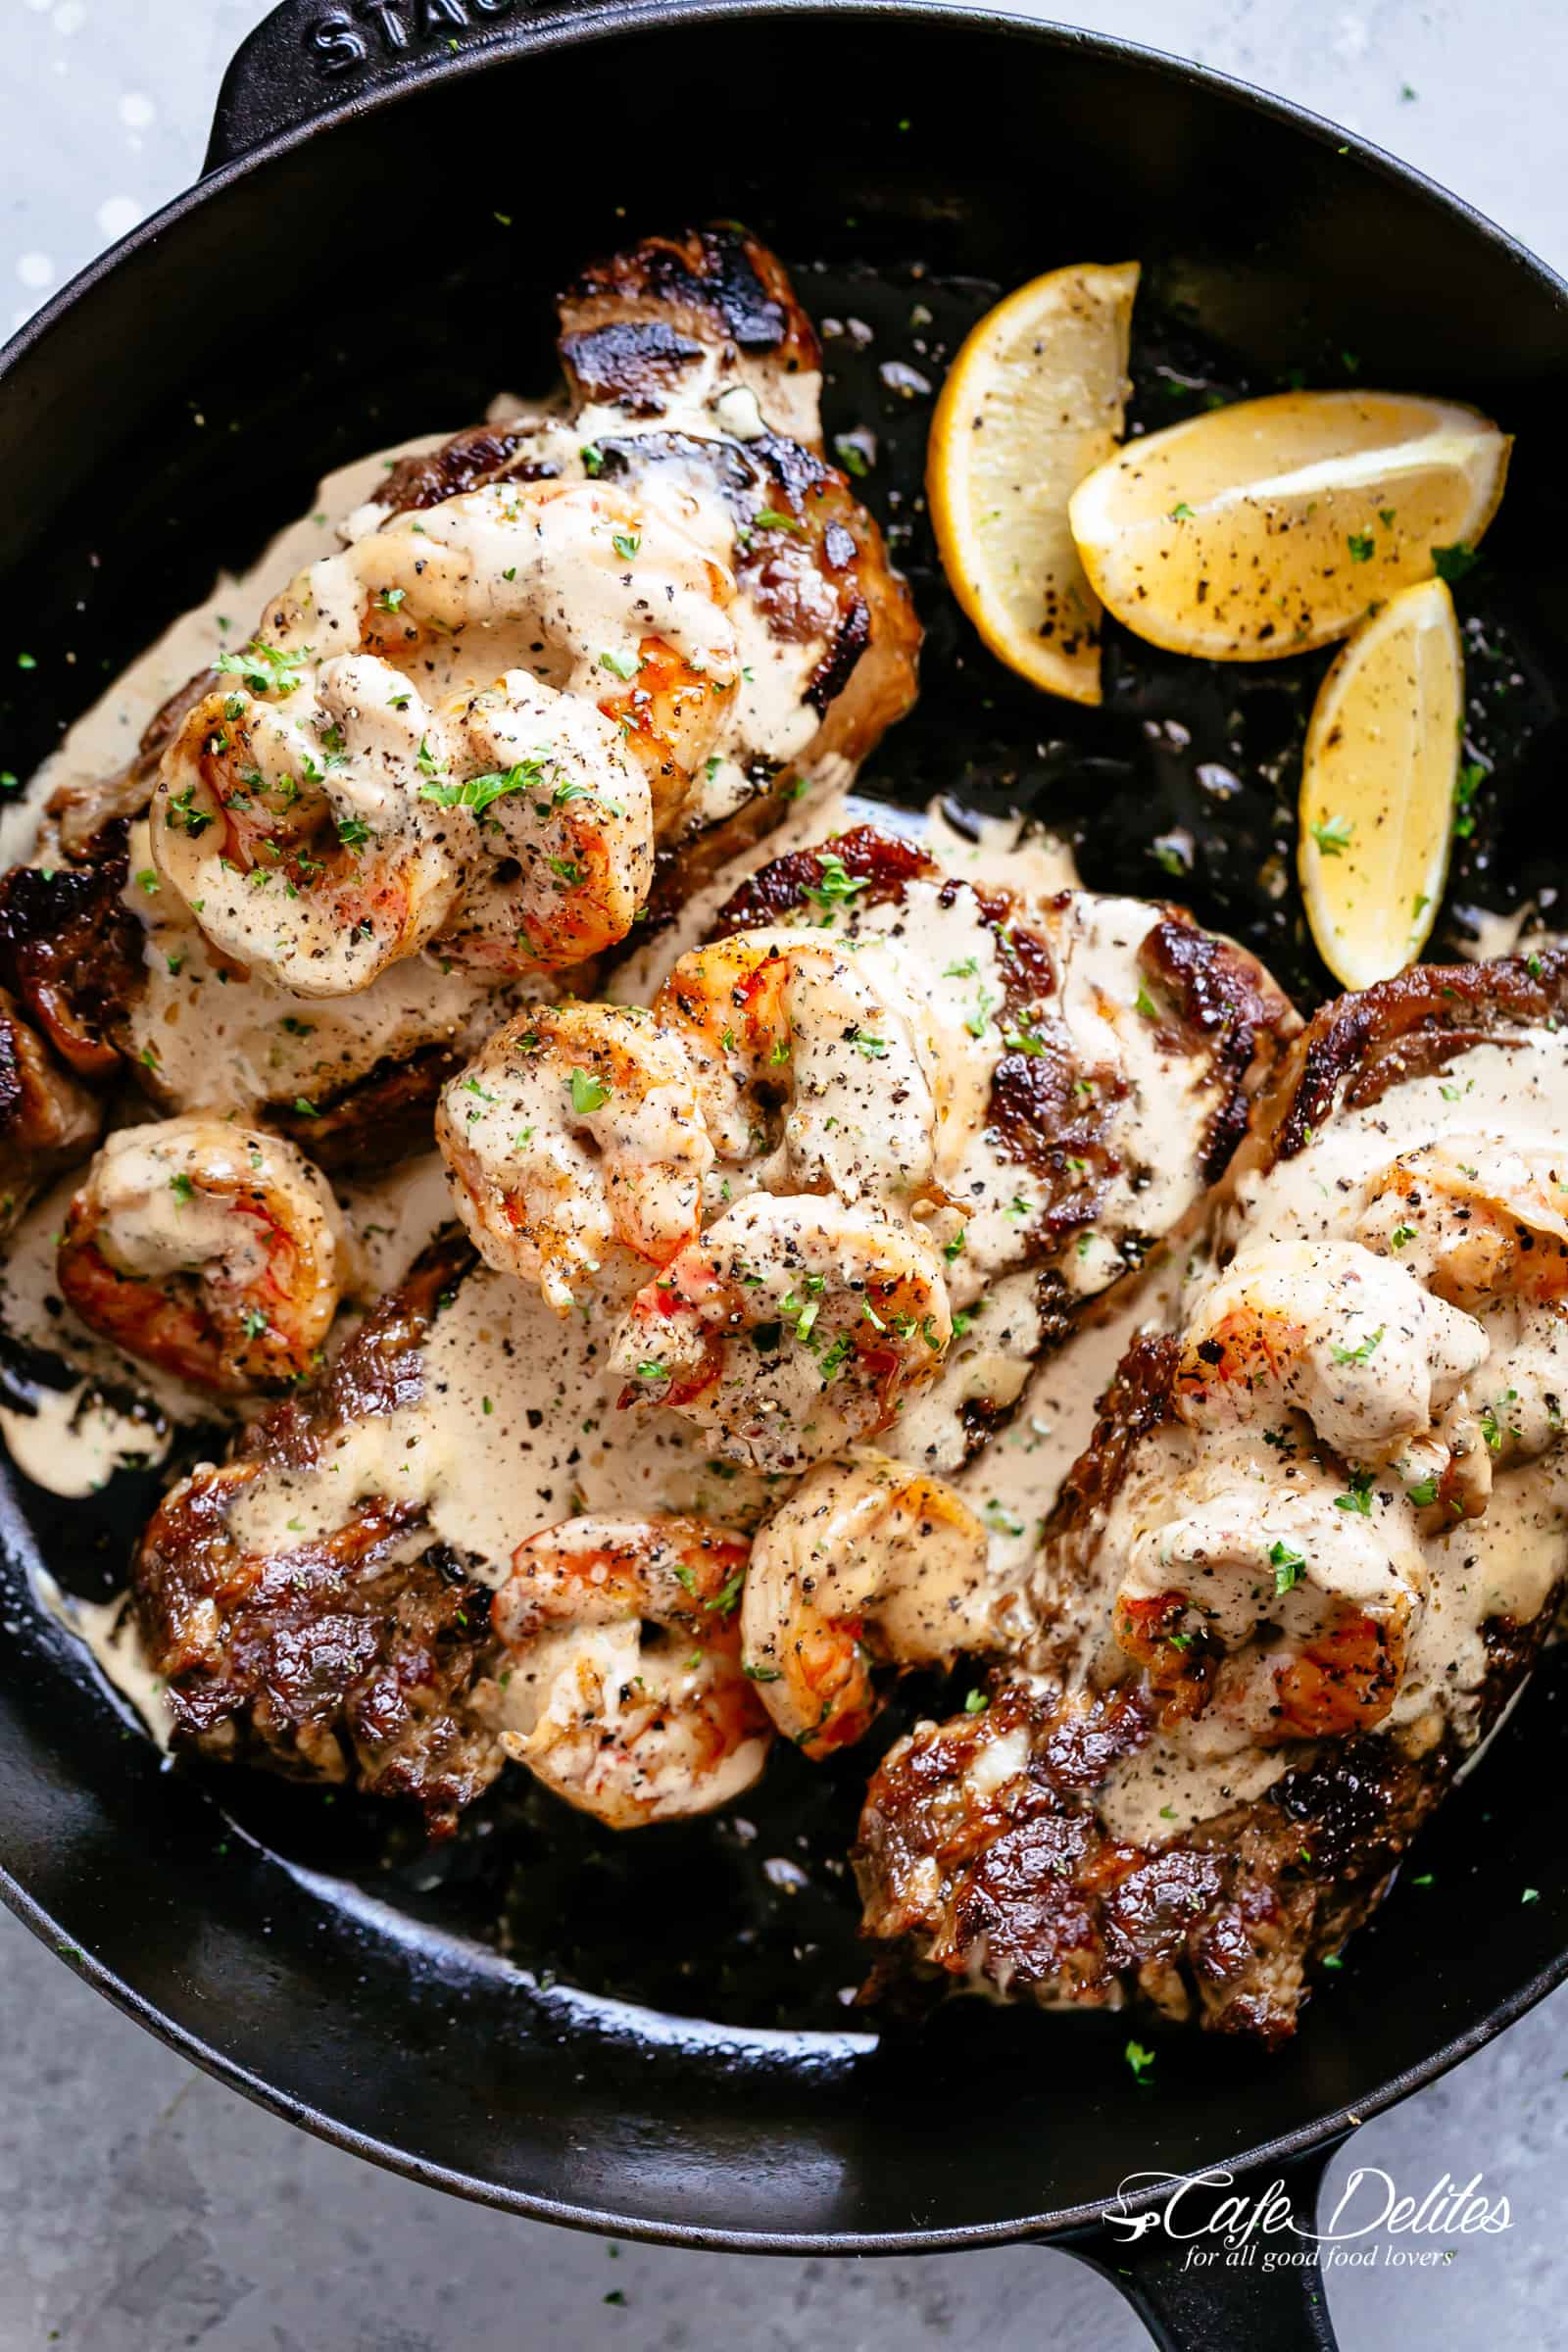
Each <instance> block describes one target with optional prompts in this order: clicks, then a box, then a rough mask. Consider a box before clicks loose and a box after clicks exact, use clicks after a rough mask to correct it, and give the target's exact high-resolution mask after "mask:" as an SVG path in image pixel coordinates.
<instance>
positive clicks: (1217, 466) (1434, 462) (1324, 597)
mask: <svg viewBox="0 0 1568 2352" xmlns="http://www.w3.org/2000/svg"><path fill="white" fill-rule="evenodd" d="M1509 446H1510V444H1509V440H1508V436H1507V435H1506V434H1505V433H1503V432H1500V431H1499V430H1498V428H1497V427H1496V425H1495V424H1494V423H1493V422H1492V421H1491V419H1490V418H1489V417H1483V416H1482V415H1481V413H1480V411H1479V410H1476V409H1468V408H1463V407H1461V406H1459V405H1458V404H1457V403H1456V402H1454V401H1444V400H1424V399H1418V398H1416V397H1415V396H1414V395H1413V394H1404V393H1393V392H1281V393H1277V394H1275V395H1273V396H1272V397H1270V398H1269V399H1266V400H1244V401H1238V402H1237V403H1236V404H1235V405H1234V406H1233V407H1231V408H1225V409H1211V410H1209V411H1207V412H1206V413H1205V414H1204V415H1203V416H1201V417H1190V418H1188V420H1187V421H1186V422H1185V423H1183V424H1173V425H1170V426H1168V427H1167V428H1166V429H1165V430H1164V431H1162V432H1158V433H1150V434H1148V435H1147V436H1146V437H1145V438H1144V439H1142V440H1139V441H1132V442H1129V443H1128V445H1127V447H1126V448H1125V449H1123V450H1122V451H1121V452H1120V453H1119V455H1117V456H1116V457H1114V458H1112V459H1111V460H1110V461H1109V462H1108V464H1106V465H1103V466H1100V467H1099V468H1098V469H1097V470H1096V471H1095V472H1094V473H1092V474H1091V475H1090V476H1089V478H1088V480H1087V481H1084V482H1081V483H1080V484H1079V486H1078V488H1077V490H1076V491H1074V493H1073V496H1072V502H1071V510H1070V511H1071V519H1072V530H1073V536H1074V538H1075V539H1076V540H1077V543H1078V552H1079V554H1080V556H1081V557H1082V558H1083V564H1084V568H1085V570H1086V571H1087V572H1088V574H1089V578H1090V580H1091V582H1092V583H1093V585H1094V588H1095V590H1096V592H1097V594H1098V595H1099V596H1100V597H1101V599H1102V600H1103V603H1104V604H1105V606H1106V607H1107V608H1108V610H1109V611H1110V612H1112V613H1114V614H1115V615H1116V618H1117V619H1118V620H1119V621H1122V622H1123V623H1124V624H1125V625H1126V626H1127V627H1128V628H1129V629H1133V630H1135V631H1136V632H1137V634H1138V635H1139V636H1140V637H1146V638H1148V639H1149V640H1150V641H1151V642H1152V644H1154V645H1161V646H1165V647H1167V648H1168V649H1169V650H1170V651H1171V652H1173V653H1178V654H1197V655H1201V656H1202V657H1204V658H1206V659H1207V660H1209V661H1215V662H1271V661H1277V660H1279V659H1280V658H1281V657H1282V656H1284V655H1287V654H1299V653H1302V652H1304V651H1306V650H1307V649H1308V648H1309V647H1311V646H1314V645H1326V644H1328V643H1329V642H1330V640H1331V639H1333V638H1335V637H1343V636H1344V635H1345V634H1346V632H1347V631H1348V630H1349V629H1351V628H1353V627H1354V626H1355V624H1356V622H1357V621H1358V620H1360V619H1361V617H1362V616H1363V614H1365V613H1366V612H1367V611H1368V610H1369V608H1371V607H1372V606H1374V605H1376V604H1378V603H1380V602H1382V601H1383V600H1385V599H1387V598H1389V597H1392V596H1393V595H1394V594H1395V592H1396V590H1397V589H1400V588H1407V587H1409V586H1411V585H1412V584H1413V583H1414V582H1415V581H1417V580H1424V579H1430V578H1431V577H1432V576H1433V574H1434V572H1436V571H1439V570H1440V568H1441V564H1442V561H1443V556H1442V552H1441V551H1449V550H1461V551H1465V552H1466V553H1467V552H1468V551H1469V550H1470V549H1472V548H1473V547H1474V546H1475V545H1476V543H1477V541H1478V540H1479V539H1480V537H1481V534H1482V532H1483V531H1484V530H1485V529H1486V527H1487V525H1488V523H1489V522H1490V521H1491V520H1492V517H1493V515H1494V514H1495V511H1496V506H1497V501H1498V499H1499V498H1500V497H1501V496H1502V485H1503V479H1504V476H1505V475H1506V473H1507V469H1508V450H1509ZM1435 551H1439V552H1435ZM1463 560H1464V558H1463V555H1462V554H1461V555H1458V556H1457V557H1456V558H1455V561H1456V562H1460V563H1462V562H1463Z"/></svg>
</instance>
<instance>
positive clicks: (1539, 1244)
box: [1358, 1135, 1568, 1309]
mask: <svg viewBox="0 0 1568 2352" xmlns="http://www.w3.org/2000/svg"><path fill="white" fill-rule="evenodd" d="M1358 1230H1359V1233H1360V1238H1361V1240H1362V1241H1363V1242H1364V1243H1365V1244H1366V1245H1367V1247H1368V1249H1371V1250H1388V1251H1391V1252H1393V1253H1395V1254H1396V1255H1397V1258H1398V1262H1399V1263H1400V1265H1402V1266H1406V1267H1408V1268H1409V1270H1410V1272H1411V1273H1413V1274H1415V1275H1416V1276H1417V1277H1418V1278H1419V1279H1420V1280H1421V1281H1423V1282H1427V1283H1430V1285H1431V1287H1432V1288H1433V1290H1435V1291H1436V1292H1437V1294H1438V1296H1439V1298H1441V1299H1447V1300H1449V1302H1450V1303H1451V1304H1452V1305H1454V1306H1459V1307H1468V1308H1472V1309H1474V1308H1478V1307H1480V1306H1482V1305H1483V1304H1485V1303H1486V1302H1487V1301H1489V1300H1491V1299H1519V1300H1521V1301H1524V1302H1526V1303H1528V1304H1531V1305H1555V1304H1558V1303H1560V1302H1563V1301H1564V1300H1568V1147H1565V1148H1564V1149H1563V1150H1562V1151H1560V1152H1559V1151H1556V1150H1553V1149H1545V1148H1540V1147H1538V1148H1536V1149H1533V1150H1522V1149H1520V1148H1518V1147H1517V1146H1514V1145H1511V1144H1507V1143H1504V1142H1502V1141H1501V1140H1500V1139H1499V1138H1497V1137H1495V1136H1487V1135H1468V1136H1450V1137H1446V1138H1445V1140H1444V1141H1443V1142H1441V1143H1435V1144H1428V1145H1427V1146H1426V1147H1425V1148H1424V1149H1423V1150H1422V1151H1419V1152H1405V1153H1404V1154H1402V1155H1401V1157H1399V1158H1398V1159H1397V1160H1395V1161H1394V1163H1393V1165H1392V1166H1391V1167H1389V1168H1386V1169H1385V1170H1384V1171H1383V1173H1382V1175H1381V1176H1380V1177H1378V1178H1377V1179H1376V1181H1375V1183H1374V1185H1373V1188H1372V1191H1371V1194H1370V1197H1369V1199H1368V1202H1367V1206H1366V1210H1365V1213H1364V1214H1363V1216H1362V1218H1361V1222H1360V1226H1359V1228H1358Z"/></svg>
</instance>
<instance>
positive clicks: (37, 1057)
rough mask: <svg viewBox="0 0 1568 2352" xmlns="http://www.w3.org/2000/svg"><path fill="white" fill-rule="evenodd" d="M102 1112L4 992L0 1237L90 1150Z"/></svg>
mask: <svg viewBox="0 0 1568 2352" xmlns="http://www.w3.org/2000/svg"><path fill="white" fill-rule="evenodd" d="M102 1124H103V1112H102V1108H101V1105H100V1103H99V1101H98V1098H97V1097H96V1096H94V1095H91V1094H89V1093H88V1092H87V1090H86V1088H85V1087H84V1086H82V1085H81V1084H80V1083H79V1082H78V1081H77V1080H76V1079H75V1078H73V1076H72V1075H71V1073H70V1071H69V1070H66V1069H63V1068H62V1067H61V1065H60V1064H59V1063H58V1062H57V1061H56V1060H55V1059H54V1057H53V1055H52V1054H50V1052H49V1049H48V1048H47V1046H46V1045H45V1044H44V1042H43V1040H42V1038H41V1037H40V1036H39V1035H38V1033H37V1031H36V1030H35V1029H33V1028H31V1027H30V1026H29V1025H28V1023H27V1022H26V1021H25V1020H24V1019H23V1017H22V1014H21V1013H20V1012H19V1011H18V1009H17V1006H16V1005H15V1004H14V1002H13V1001H12V999H11V998H10V997H9V996H7V995H6V993H5V991H4V990H0V1233H3V1232H4V1231H5V1230H6V1229H7V1228H8V1226H9V1225H10V1224H11V1222H12V1221H13V1219H14V1218H15V1217H16V1216H17V1215H19V1214H20V1212H21V1210H22V1209H23V1207H24V1206H25V1203H26V1201H28V1199H29V1198H30V1196H31V1195H32V1193H33V1192H34V1191H36V1189H37V1188H38V1186H39V1185H40V1184H42V1183H43V1182H44V1180H45V1179H46V1178H48V1177H50V1176H52V1175H53V1174H54V1173H55V1172H56V1170H57V1169H60V1168H65V1167H69V1166H70V1164H71V1162H72V1161H73V1159H76V1158H79V1157H80V1155H81V1153H82V1152H86V1151H88V1150H90V1148H91V1147H92V1145H93V1144H95V1143H96V1142H97V1140H98V1132H99V1129H100V1127H101V1126H102Z"/></svg>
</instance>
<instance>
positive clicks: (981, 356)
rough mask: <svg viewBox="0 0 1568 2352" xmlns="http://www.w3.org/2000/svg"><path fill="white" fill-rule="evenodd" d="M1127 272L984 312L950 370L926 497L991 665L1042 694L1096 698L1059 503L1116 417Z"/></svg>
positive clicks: (1111, 439)
mask: <svg viewBox="0 0 1568 2352" xmlns="http://www.w3.org/2000/svg"><path fill="white" fill-rule="evenodd" d="M1137 291H1138V265H1137V263H1136V262H1122V263H1119V264H1117V265H1115V266H1114V267H1103V266H1101V265H1099V264H1094V263H1083V264H1079V265H1076V266H1074V267H1073V268H1071V269H1066V270H1052V271H1050V273H1049V274H1048V275H1047V276H1045V277H1037V278H1032V279H1031V280H1030V282H1029V284H1028V285H1026V286H1020V287H1019V288H1018V290H1017V292H1016V293H1013V294H1009V295H1008V296H1007V298H1006V300H1005V302H1001V303H999V304H998V305H997V307H996V309H995V310H993V311H989V312H988V313H987V314H986V316H985V318H984V319H981V321H980V323H979V325H978V326H976V327H975V328H974V329H973V331H972V332H971V333H970V334H969V336H968V337H967V339H966V340H965V341H964V343H963V344H962V346H961V347H960V349H959V351H958V354H957V356H956V359H955V360H954V363H953V366H952V367H951V368H950V369H949V370H948V378H947V382H946V383H945V384H944V385H943V388H942V397H941V399H940V400H939V401H938V402H937V407H936V414H935V415H934V417H932V420H931V439H930V444H929V448H928V452H927V460H926V493H927V497H928V499H929V501H930V507H931V519H932V522H933V523H934V525H935V527H936V535H937V547H938V549H939V551H940V553H941V557H942V563H943V567H944V569H945V570H946V572H947V575H948V580H949V584H950V585H951V587H952V589H953V593H954V595H955V596H956V598H957V600H958V602H959V604H960V605H961V606H962V607H963V609H964V611H965V613H968V615H969V618H970V619H971V620H972V621H973V622H974V625H975V627H976V628H977V629H978V630H979V632H980V635H981V636H982V637H983V638H984V640H985V642H986V644H987V645H988V646H989V648H990V649H991V651H992V653H994V654H995V655H996V656H997V657H998V659H999V660H1000V661H1003V662H1006V663H1008V665H1009V666H1010V667H1011V668H1013V669H1015V670H1017V671H1018V672H1019V673H1020V674H1021V675H1022V676H1023V677H1026V678H1028V679H1030V680H1031V681H1032V683H1033V684H1035V685H1036V686H1041V687H1044V689H1045V691H1046V692H1047V693H1048V694H1060V695H1065V696H1067V697H1068V698H1069V699H1070V700H1071V701H1073V702H1076V703H1098V702H1099V700H1100V621H1101V611H1100V602H1099V599H1098V598H1097V597H1096V595H1095V593H1094V590H1093V589H1092V588H1091V587H1090V585H1089V582H1088V580H1087V578H1086V577H1085V575H1084V567H1083V564H1081V563H1080V561H1079V558H1078V551H1077V549H1076V548H1075V547H1074V545H1073V538H1072V532H1071V529H1070V528H1069V526H1068V522H1067V501H1068V499H1069V498H1070V496H1071V495H1072V492H1073V490H1074V489H1075V488H1076V487H1077V485H1078V483H1079V482H1081V481H1082V480H1083V478H1084V476H1085V474H1086V473H1089V472H1091V471H1093V469H1094V468H1095V467H1096V466H1101V465H1103V463H1104V461H1105V459H1107V458H1108V457H1109V456H1110V455H1111V454H1112V452H1113V451H1114V449H1115V447H1116V444H1117V442H1118V441H1119V440H1120V438H1121V431H1122V424H1123V420H1124V418H1125V416H1126V407H1127V394H1128V391H1129V389H1130V387H1129V385H1128V381H1127V348H1128V342H1129V338H1130V335H1131V330H1132V311H1133V297H1134V296H1135V294H1136V293H1137Z"/></svg>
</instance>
